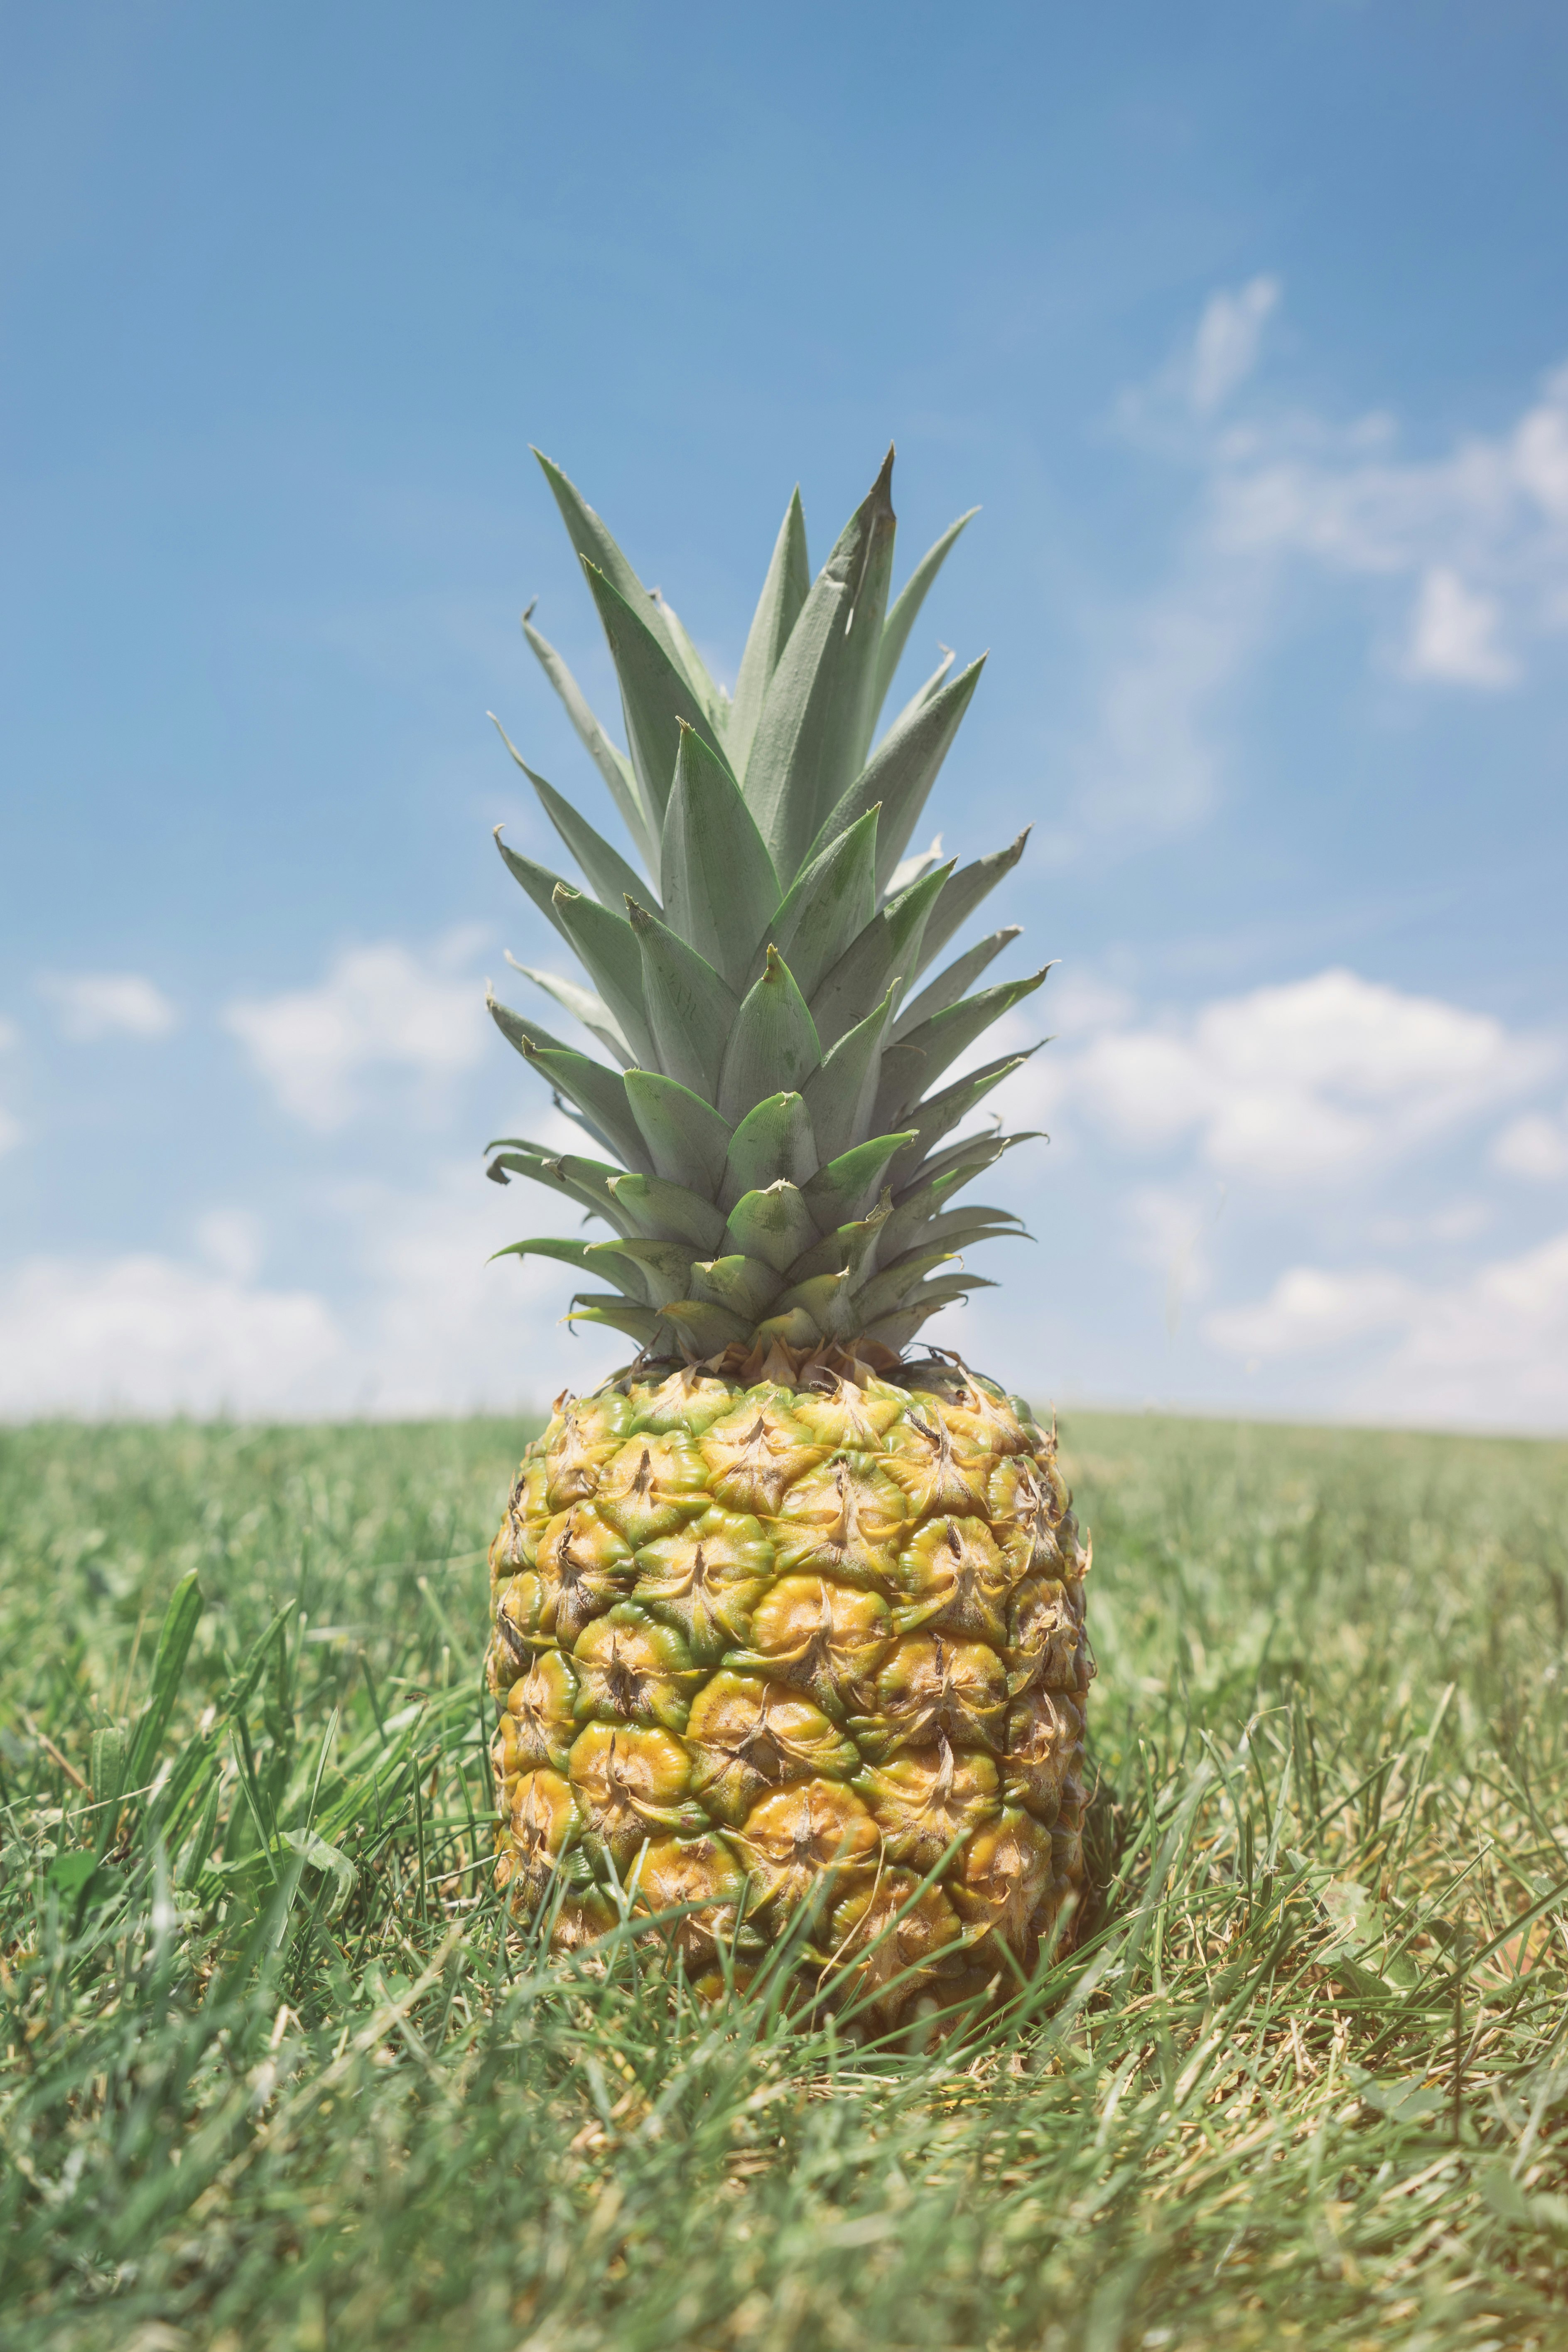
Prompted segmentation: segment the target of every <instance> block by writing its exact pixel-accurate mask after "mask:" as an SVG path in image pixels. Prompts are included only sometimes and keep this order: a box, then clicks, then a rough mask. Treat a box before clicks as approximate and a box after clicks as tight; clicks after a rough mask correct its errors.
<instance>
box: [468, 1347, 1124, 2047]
mask: <svg viewBox="0 0 1568 2352" xmlns="http://www.w3.org/2000/svg"><path fill="white" fill-rule="evenodd" d="M738 1352H739V1351H737V1353H738ZM759 1371H760V1376H759ZM1088 1564H1089V1562H1088V1555H1087V1552H1086V1550H1085V1549H1084V1548H1083V1547H1082V1545H1081V1544H1080V1542H1079V1534H1078V1529H1077V1527H1076V1524H1075V1521H1074V1518H1073V1515H1072V1510H1071V1507H1070V1498H1069V1496H1068V1492H1067V1490H1066V1487H1065V1486H1064V1485H1063V1482H1062V1477H1061V1473H1060V1471H1059V1469H1058V1465H1057V1459H1056V1444H1055V1438H1054V1434H1053V1433H1048V1432H1047V1431H1044V1430H1042V1429H1041V1428H1040V1427H1039V1426H1038V1425H1037V1423H1036V1422H1035V1421H1034V1419H1033V1418H1032V1416H1031V1415H1030V1414H1029V1413H1028V1412H1027V1410H1026V1408H1024V1407H1023V1406H1022V1405H1021V1404H1020V1403H1019V1402H1017V1401H1016V1400H1010V1399H1008V1398H1007V1397H1005V1396H1004V1395H1003V1394H1002V1392H1001V1391H999V1390H998V1389H996V1388H995V1387H994V1386H993V1385H992V1383H991V1382H989V1381H984V1380H982V1379H979V1378H977V1377H976V1376H975V1375H973V1373H971V1372H969V1371H968V1370H966V1369H964V1368H963V1367H961V1366H959V1365H958V1364H957V1363H956V1362H953V1363H949V1362H946V1361H941V1360H931V1361H928V1362H922V1363H921V1364H918V1365H907V1366H900V1367H898V1368H896V1369H895V1368H892V1367H889V1370H887V1371H885V1372H879V1371H878V1370H873V1369H872V1367H871V1366H870V1365H868V1363H867V1362H866V1361H865V1360H863V1359H857V1358H853V1357H846V1356H843V1355H842V1354H840V1355H839V1356H838V1359H837V1362H835V1361H833V1360H831V1358H830V1354H829V1351H826V1350H823V1349H817V1350H816V1351H814V1352H813V1354H812V1355H811V1356H808V1357H807V1358H805V1360H803V1359H801V1358H800V1357H799V1356H798V1355H797V1354H796V1353H795V1351H793V1350H790V1349H787V1348H785V1347H784V1346H782V1345H774V1346H773V1348H772V1349H769V1350H768V1351H767V1356H766V1358H765V1360H764V1361H763V1365H762V1366H761V1367H760V1368H758V1367H757V1366H755V1365H742V1366H741V1367H739V1368H738V1369H736V1370H729V1371H726V1370H722V1369H708V1368H704V1367H689V1366H688V1367H679V1368H677V1369H673V1370H671V1369H661V1368H648V1369H647V1370H636V1369H634V1370H632V1371H631V1372H630V1373H628V1374H624V1375H622V1376H620V1377H619V1378H617V1379H616V1380H614V1381H611V1382H610V1383H609V1384H608V1385H607V1386H606V1387H605V1388H603V1389H601V1390H600V1391H598V1393H597V1394H596V1395H594V1396H589V1397H584V1398H576V1399H572V1398H563V1399H562V1400H561V1401H560V1402H559V1403H558V1405H557V1408H556V1411H555V1414H554V1417H553V1419H552V1422H551V1423H550V1426H549V1429H548V1430H547V1432H546V1433H545V1435H544V1437H543V1438H542V1440H541V1441H540V1443H539V1444H537V1445H536V1446H534V1447H532V1448H531V1450H530V1454H529V1455H528V1457H527V1458H526V1459H525V1460H524V1462H523V1465H522V1467H521V1471H520V1473H519V1475H518V1478H517V1482H516V1485H515V1486H514V1488H513V1490H512V1494H511V1496H510V1502H509V1505H508V1508H507V1513H506V1517H505V1519H504V1521H503V1523H502V1526H501V1528H500V1532H499V1534H498V1535H497V1537H496V1539H495V1542H494V1544H493V1545H492V1547H491V1551H490V1572H491V1581H492V1596H493V1632H492V1637H491V1642H490V1648H489V1681H490V1687H491V1689H492V1691H493V1692H494V1694H495V1696H496V1697H497V1699H498V1700H499V1701H500V1703H501V1710H502V1711H501V1717H500V1730H499V1733H498V1736H497V1738H496V1743H495V1751H494V1761H495V1770H496V1786H497V1793H498V1800H499V1810H500V1825H499V1829H498V1845H499V1853H500V1863H499V1876H500V1882H501V1884H502V1885H506V1886H508V1887H509V1888H510V1892H511V1895H512V1899H513V1901H514V1902H515V1903H516V1905H517V1906H518V1907H519V1909H520V1910H521V1911H522V1912H524V1913H526V1914H533V1913H537V1912H540V1911H542V1912H544V1914H545V1915H546V1916H547V1918H548V1920H549V1923H550V1933H551V1935H552V1939H553V1941H554V1942H555V1943H556V1944H557V1945H558V1946H563V1947H572V1946H574V1945H578V1944H581V1943H583V1942H585V1941H588V1940H591V1939H592V1938H593V1937H595V1936H597V1935H600V1934H602V1933H603V1932H604V1931H605V1929H606V1928H607V1927H611V1926H613V1925H614V1924H615V1923H616V1920H617V1919H618V1918H619V1917H620V1916H621V1915H622V1909H623V1906H626V1904H628V1903H629V1905H630V1907H631V1909H632V1911H633V1912H634V1913H637V1912H642V1913H655V1912H658V1913H668V1912H672V1911H677V1910H679V1906H691V1907H690V1908H689V1909H685V1910H684V1911H682V1912H680V1915H679V1916H677V1917H675V1918H674V1919H673V1920H672V1921H670V1923H669V1924H668V1929H667V1932H668V1933H669V1934H670V1935H671V1936H672V1937H673V1938H674V1940H675V1942H676V1943H677V1945H678V1946H679V1948H680V1950H681V1952H682V1953H683V1955H684V1957H685V1958H686V1960H687V1962H688V1965H689V1968H690V1970H691V1972H692V1974H693V1975H694V1976H695V1977H696V1978H697V1979H699V1980H701V1979H703V1978H704V1977H705V1976H708V1975H711V1974H713V1973H714V1972H715V1971H716V1968H717V1962H718V1948H719V1947H721V1946H722V1947H724V1948H726V1949H727V1950H728V1952H729V1953H730V1954H731V1958H732V1961H733V1962H734V1963H735V1964H736V1965H739V1966H741V1967H742V1968H743V1967H744V1965H745V1963H746V1961H747V1958H748V1957H749V1956H751V1955H754V1954H755V1953H756V1952H757V1951H758V1950H760V1949H761V1948H763V1946H764V1944H768V1943H772V1942H773V1941H775V1940H776V1939H777V1938H778V1937H780V1936H781V1935H783V1934H784V1933H785V1932H786V1931H787V1930H788V1929H789V1928H790V1927H791V1925H792V1923H795V1925H796V1926H797V1927H800V1926H801V1925H802V1924H804V1933H803V1934H802V1936H801V1946H800V1948H801V1956H802V1961H803V1964H804V1966H805V1968H806V1969H808V1970H809V1969H816V1971H817V1972H818V1974H819V1977H820V1979H822V1980H823V1981H824V1982H825V1983H826V1985H827V1986H828V1987H829V1988H830V1990H835V1991H850V1992H858V1993H862V1994H868V1995H870V1996H871V1998H872V2000H873V2004H874V2005H875V2006H877V2007H879V2008H881V2009H885V2010H886V2011H889V2012H890V2013H891V2015H892V2016H893V2017H897V2016H898V2015H900V2014H901V2013H903V2012H906V2011H908V2010H909V2009H910V2006H911V2005H912V2004H914V2003H916V2002H918V2001H919V2000H921V1999H922V1998H924V1999H926V2000H928V2002H929V2000H930V1998H931V1996H932V1995H933V1994H934V1995H935V1996H936V1997H937V1998H938V1999H939V2000H942V1999H943V1998H947V1999H952V1998H963V1997H965V1996H966V1995H968V1994H970V1993H972V1992H974V1991H980V1990H984V1988H985V1987H986V1986H987V1985H988V1984H991V1983H994V1981H995V1980H996V1979H998V1978H1000V1979H1002V1981H1003V1982H1004V1983H1005V1984H1011V1983H1012V1982H1014V1981H1015V1980H1016V1971H1017V1970H1022V1971H1026V1970H1027V1969H1029V1968H1031V1967H1032V1966H1033V1964H1034V1962H1035V1959H1036V1958H1037V1954H1038V1952H1039V1950H1040V1948H1041V1946H1042V1944H1046V1945H1047V1946H1052V1945H1059V1944H1060V1942H1061V1941H1062V1940H1063V1939H1064V1937H1065V1936H1066V1935H1067V1934H1069V1933H1070V1920H1071V1915H1072V1912H1073V1911H1074V1909H1075V1908H1076V1907H1077V1906H1078V1905H1079V1901H1080V1900H1081V1896H1082V1892H1083V1881H1084V1864H1083V1841H1082V1825H1083V1809H1084V1787H1083V1780H1082V1764H1083V1734H1084V1715H1083V1708H1084V1699H1085V1694H1086V1693H1087V1690H1088V1687H1089V1678H1090V1676H1091V1675H1092V1673H1093V1665H1092V1662H1091V1659H1090V1655H1089V1646H1088V1643H1087V1640H1086V1637H1085V1632H1084V1573H1085V1570H1086V1569H1087V1567H1088ZM803 1904H804V1905H808V1906H810V1912H809V1916H808V1917H807V1919H806V1920H805V1922H804V1923H801V1922H800V1920H799V1914H800V1911H801V1906H802V1905H803Z"/></svg>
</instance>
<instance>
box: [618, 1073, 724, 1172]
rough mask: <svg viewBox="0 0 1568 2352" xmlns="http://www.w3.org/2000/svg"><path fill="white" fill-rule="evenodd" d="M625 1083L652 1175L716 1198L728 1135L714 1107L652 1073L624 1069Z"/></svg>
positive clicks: (676, 1083) (676, 1081)
mask: <svg viewBox="0 0 1568 2352" xmlns="http://www.w3.org/2000/svg"><path fill="white" fill-rule="evenodd" d="M623 1083H624V1085H625V1087H626V1100H627V1102H628V1103H629V1104H630V1105H631V1109H632V1116H633V1117H634V1118H635V1119H636V1120H637V1126H638V1128H639V1129H641V1131H642V1137H643V1140H644V1142H645V1143H646V1144H647V1148H648V1150H649V1152H650V1153H651V1154H652V1159H653V1173H654V1174H655V1175H656V1176H665V1177H668V1178H669V1179H671V1180H672V1181H674V1182H677V1183H681V1184H689V1185H690V1187H691V1189H692V1190H693V1192H709V1193H710V1194H713V1195H717V1193H718V1191H719V1187H720V1183H721V1181H722V1178H723V1174H724V1160H725V1155H726V1153H727V1152H728V1150H729V1148H730V1144H731V1133H730V1129H729V1127H728V1125H727V1124H726V1122H725V1121H724V1120H723V1119H722V1118H720V1116H719V1114H718V1112H717V1111H716V1110H715V1109H714V1108H713V1107H712V1105H711V1104H710V1103H706V1102H704V1101H703V1099H702V1097H701V1096H700V1095H695V1094H693V1093H692V1091H691V1089H690V1087H683V1086H682V1085H681V1084H680V1082H679V1079H678V1078H667V1077H663V1076H660V1075H659V1074H658V1072H657V1071H654V1070H628V1071H627V1072H626V1077H625V1080H624V1081H623Z"/></svg>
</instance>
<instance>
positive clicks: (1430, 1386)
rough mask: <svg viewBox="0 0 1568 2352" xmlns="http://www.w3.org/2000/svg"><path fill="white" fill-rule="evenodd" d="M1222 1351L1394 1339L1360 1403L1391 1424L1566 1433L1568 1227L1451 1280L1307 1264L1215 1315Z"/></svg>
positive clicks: (1292, 1352) (1363, 1378)
mask: <svg viewBox="0 0 1568 2352" xmlns="http://www.w3.org/2000/svg"><path fill="white" fill-rule="evenodd" d="M1206 1328H1207V1331H1208V1336H1209V1337H1210V1339H1212V1340H1213V1341H1214V1343H1215V1346H1216V1347H1219V1348H1221V1349H1226V1350H1228V1351H1229V1352H1230V1353H1232V1354H1234V1355H1238V1356H1244V1357H1249V1358H1252V1359H1254V1360H1264V1359H1268V1358H1276V1359H1277V1358H1289V1357H1296V1356H1310V1355H1313V1354H1321V1353H1323V1352H1327V1351H1330V1350H1333V1349H1341V1348H1343V1347H1345V1346H1346V1345H1347V1344H1349V1343H1352V1342H1357V1341H1360V1342H1367V1341H1369V1340H1379V1339H1381V1340H1382V1341H1384V1345H1383V1346H1382V1347H1381V1348H1380V1349H1377V1351H1376V1353H1375V1358H1374V1360H1373V1363H1372V1365H1371V1366H1370V1368H1369V1369H1368V1370H1365V1371H1363V1373H1362V1374H1361V1375H1360V1376H1359V1377H1358V1378H1357V1379H1356V1381H1354V1382H1353V1383H1352V1386H1351V1389H1350V1391H1349V1402H1351V1404H1352V1409H1359V1410H1360V1411H1362V1412H1368V1413H1373V1414H1382V1415H1385V1416H1386V1417H1387V1418H1389V1419H1391V1420H1402V1421H1404V1420H1414V1421H1427V1422H1431V1421H1436V1422H1447V1423H1451V1424H1453V1425H1454V1426H1457V1427H1462V1426H1468V1425H1471V1424H1479V1425H1489V1426H1492V1427H1502V1428H1510V1427H1511V1428H1524V1429H1528V1428H1541V1429H1551V1428H1561V1426H1562V1425H1563V1422H1564V1420H1565V1419H1568V1234H1558V1235H1556V1236H1555V1237H1554V1238H1553V1239H1552V1240H1550V1241H1547V1242H1544V1243H1542V1244H1540V1245H1539V1246H1538V1247H1536V1248H1534V1249H1530V1250H1525V1251H1521V1253H1519V1254H1518V1255H1515V1256H1512V1257H1508V1258H1500V1259H1497V1260H1494V1261H1493V1262H1491V1263H1489V1264H1488V1265H1482V1266H1480V1267H1479V1268H1477V1269H1476V1270H1475V1271H1473V1272H1472V1273H1470V1274H1468V1275H1467V1276H1464V1277H1463V1278H1461V1279H1460V1280H1458V1281H1457V1282H1454V1283H1451V1284H1447V1285H1423V1284H1419V1283H1415V1282H1412V1281H1408V1280H1406V1279H1405V1278H1404V1277H1402V1276H1398V1275H1396V1274H1394V1273H1391V1272H1389V1271H1388V1270H1387V1269H1386V1268H1384V1267H1380V1266H1376V1265H1363V1266H1358V1267H1352V1268H1350V1269H1348V1270H1344V1271H1335V1270H1331V1269H1327V1268H1323V1267H1317V1266H1295V1267H1292V1268H1291V1269H1290V1271H1289V1273H1286V1274H1283V1275H1281V1276H1280V1277H1279V1280H1278V1282H1276V1283H1275V1285H1274V1286H1273V1288H1272V1289H1271V1290H1270V1292H1269V1293H1268V1297H1265V1298H1263V1299H1261V1300H1259V1301H1258V1303H1257V1304H1256V1305H1255V1306H1249V1307H1232V1308H1226V1309H1222V1310H1220V1311H1218V1312H1216V1313H1215V1314H1213V1315H1211V1316H1210V1317H1209V1318H1208V1320H1207V1326H1206Z"/></svg>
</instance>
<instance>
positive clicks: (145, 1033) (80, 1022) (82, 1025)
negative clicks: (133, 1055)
mask: <svg viewBox="0 0 1568 2352" xmlns="http://www.w3.org/2000/svg"><path fill="white" fill-rule="evenodd" d="M38 993H39V994H40V995H41V996H43V997H45V998H47V1001H48V1002H49V1003H51V1004H52V1005H53V1006H54V1008H55V1019H56V1021H57V1023H58V1025H59V1028H60V1031H61V1033H62V1034H64V1035H65V1036H67V1037H69V1038H71V1039H72V1040H73V1041H74V1042H75V1043H77V1044H79V1045H91V1044H94V1043H96V1042H97V1041H98V1040H99V1039H100V1038H102V1037H166V1036H167V1035H168V1034H169V1032H170V1031H171V1030H172V1029H173V1028H174V1026H175V1024H177V1022H178V1020H179V1017H180V1016H179V1014H178V1013H177V1012H176V1011H175V1009H174V1005H173V1004H171V1003H170V1002H169V1000H168V998H167V997H166V996H165V995H164V994H163V990H162V989H161V988H158V987H157V986H156V985H155V984H154V983H153V982H152V981H150V980H148V979H147V978H146V976H145V975H144V974H143V973H142V972H136V971H82V972H43V973H40V975H39V978H38Z"/></svg>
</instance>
